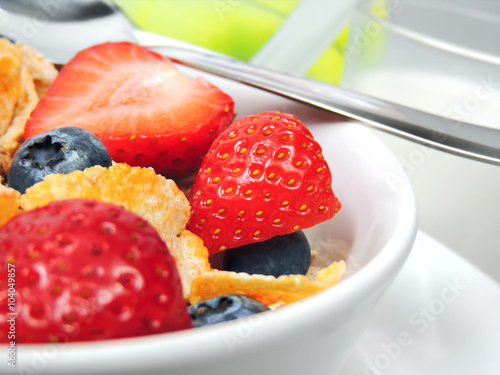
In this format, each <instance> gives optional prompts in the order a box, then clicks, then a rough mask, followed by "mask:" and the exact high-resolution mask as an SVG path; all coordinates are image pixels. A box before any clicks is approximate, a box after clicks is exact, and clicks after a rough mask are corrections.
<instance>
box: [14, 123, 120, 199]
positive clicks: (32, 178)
mask: <svg viewBox="0 0 500 375" xmlns="http://www.w3.org/2000/svg"><path fill="white" fill-rule="evenodd" d="M111 164H112V161H111V156H110V155H109V152H108V150H107V149H106V147H104V145H103V144H102V142H101V141H100V140H99V139H98V138H97V137H96V136H95V135H93V134H92V133H90V132H89V131H87V130H84V129H81V128H76V127H64V128H58V129H53V130H49V131H47V132H45V133H42V134H38V135H36V136H34V137H31V138H30V139H28V140H27V141H25V142H24V143H23V144H22V145H21V147H19V149H18V150H17V151H16V153H15V154H14V157H13V159H12V165H11V167H10V172H9V178H8V183H9V186H10V187H11V188H13V189H16V190H18V191H20V192H21V193H24V192H25V190H26V189H27V188H29V187H30V186H32V185H34V184H36V183H37V182H40V181H42V180H43V179H44V178H45V176H47V175H49V174H54V173H69V172H73V171H76V170H79V171H83V170H84V169H86V168H89V167H93V166H95V165H101V166H103V167H109V166H111Z"/></svg>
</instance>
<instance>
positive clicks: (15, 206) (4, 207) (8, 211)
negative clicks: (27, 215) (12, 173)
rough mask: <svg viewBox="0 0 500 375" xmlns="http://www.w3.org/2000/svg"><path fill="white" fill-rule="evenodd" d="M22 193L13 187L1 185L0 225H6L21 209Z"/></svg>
mask: <svg viewBox="0 0 500 375" xmlns="http://www.w3.org/2000/svg"><path fill="white" fill-rule="evenodd" d="M20 195H21V193H19V192H18V191H17V190H14V189H12V188H9V187H6V186H3V185H0V226H2V225H4V224H5V223H6V222H7V221H8V220H9V219H10V218H12V217H14V216H15V215H16V214H17V212H18V211H19V197H20Z"/></svg>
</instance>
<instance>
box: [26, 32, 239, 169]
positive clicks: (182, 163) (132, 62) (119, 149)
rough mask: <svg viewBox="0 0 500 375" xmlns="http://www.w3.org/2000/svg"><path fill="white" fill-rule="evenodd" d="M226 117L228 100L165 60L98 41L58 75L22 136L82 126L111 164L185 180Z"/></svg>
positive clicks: (229, 110)
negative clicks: (104, 149) (150, 169)
mask: <svg viewBox="0 0 500 375" xmlns="http://www.w3.org/2000/svg"><path fill="white" fill-rule="evenodd" d="M233 117H234V102H233V100H232V99H231V97H230V96H228V95H227V94H225V93H224V92H222V91H221V90H220V89H218V88H217V87H215V86H213V85H212V84H210V83H208V82H207V81H205V80H203V79H201V78H193V77H191V76H188V75H186V74H183V73H181V72H180V71H179V70H177V69H176V68H175V66H174V65H173V63H172V62H171V61H170V60H169V59H167V58H166V57H164V56H161V55H159V54H157V53H154V52H151V51H148V50H146V49H144V48H142V47H140V46H138V45H135V44H132V43H127V42H123V43H105V44H101V45H97V46H93V47H90V48H88V49H85V50H83V51H81V52H80V53H78V54H77V55H76V56H75V57H74V58H73V59H72V60H71V61H70V62H69V63H68V64H67V65H66V66H65V67H64V68H63V69H62V71H61V73H60V74H59V76H58V77H57V78H56V80H55V81H54V83H53V84H52V86H51V87H50V89H49V91H48V92H47V94H46V96H45V97H44V98H43V99H42V100H41V101H40V103H39V104H38V106H37V108H36V109H35V110H34V111H33V113H32V114H31V118H30V120H29V121H28V123H27V124H26V129H25V136H26V138H29V137H32V136H34V135H36V134H39V133H42V132H45V131H47V130H49V129H54V128H58V127H62V126H77V127H81V128H84V129H87V130H89V131H91V132H92V133H94V134H95V135H96V136H97V137H98V138H99V139H101V141H102V142H103V143H104V145H105V146H106V147H107V149H108V150H109V152H110V154H111V157H112V158H113V160H114V161H116V162H124V163H127V164H130V165H134V166H141V167H153V168H154V169H155V170H156V172H157V173H161V174H164V175H166V176H169V177H172V176H184V175H188V174H191V173H192V172H195V171H196V170H197V169H198V166H199V165H200V162H201V159H202V158H203V156H204V155H205V153H206V152H207V150H208V148H209V147H210V144H211V143H212V141H213V140H214V139H215V138H216V137H217V135H218V134H219V133H220V132H221V131H222V130H223V129H225V128H226V127H227V126H228V124H229V123H230V122H231V121H232V119H233Z"/></svg>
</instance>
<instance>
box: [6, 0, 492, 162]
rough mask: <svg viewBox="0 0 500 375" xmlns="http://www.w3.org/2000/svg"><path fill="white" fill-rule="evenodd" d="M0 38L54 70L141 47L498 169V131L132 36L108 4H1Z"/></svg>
mask: <svg viewBox="0 0 500 375" xmlns="http://www.w3.org/2000/svg"><path fill="white" fill-rule="evenodd" d="M0 35H3V36H6V37H8V38H10V39H12V40H16V41H19V42H22V43H26V44H29V45H31V46H33V47H34V48H36V49H37V50H38V51H39V52H40V53H42V54H43V55H44V56H45V57H46V58H47V59H49V60H50V61H52V62H54V63H56V64H65V63H66V62H67V61H69V60H70V59H71V58H72V57H73V56H74V55H75V53H76V52H78V51H79V50H81V49H83V48H86V47H88V46H90V45H93V44H98V43H103V42H106V41H123V40H128V41H132V42H136V43H138V42H139V41H140V40H141V39H145V38H144V36H149V37H150V38H149V39H150V40H158V41H159V42H158V43H154V45H153V44H151V45H145V44H144V43H142V45H143V46H144V47H147V48H150V49H151V50H155V51H156V52H159V53H162V54H164V55H166V56H168V57H169V58H171V59H173V60H175V61H176V62H178V63H180V64H183V65H186V66H189V67H192V68H196V69H199V70H201V71H205V72H208V73H212V74H215V75H218V76H221V77H224V78H227V79H231V80H234V81H238V82H241V83H244V84H247V85H250V86H253V87H257V88H260V89H263V90H266V91H269V92H272V93H275V94H278V95H281V96H283V97H286V98H290V99H293V100H296V101H299V102H302V103H305V104H308V105H311V106H314V107H317V108H322V109H324V110H327V111H330V112H333V113H336V114H340V115H343V116H345V117H347V118H350V119H354V120H358V121H361V122H362V123H364V124H366V125H369V126H371V127H372V128H375V129H378V130H382V131H385V132H387V133H390V134H393V135H396V136H399V137H402V138H405V139H408V140H411V141H414V142H417V143H420V144H423V145H426V146H429V147H432V148H435V149H438V150H441V151H445V152H448V153H451V154H455V155H459V156H462V157H466V158H469V159H473V160H477V161H481V162H485V163H489V164H494V165H500V130H496V129H491V128H487V127H483V126H478V125H474V124H470V123H466V122H462V121H458V120H455V119H448V118H445V117H441V116H436V115H433V114H430V113H427V112H423V111H420V110H417V109H414V108H410V107H406V106H403V105H399V104H395V103H392V102H388V101H385V100H380V99H377V98H374V97H370V96H367V95H363V94H359V93H356V92H353V91H349V90H346V89H344V88H341V87H338V86H334V85H329V84H325V83H321V82H318V81H315V80H310V79H307V78H300V77H295V76H291V75H286V74H282V73H279V72H275V71H270V70H267V69H263V68H259V67H257V66H255V65H251V64H248V63H245V62H243V61H239V60H236V59H233V58H231V57H228V56H226V55H222V54H219V53H216V52H213V51H210V50H207V49H203V48H200V47H197V46H194V45H191V44H189V43H185V42H181V41H178V40H174V39H170V38H166V37H160V36H157V35H154V34H151V33H147V32H145V31H141V30H139V29H138V28H136V27H135V26H134V25H133V24H132V23H131V22H130V21H129V20H128V18H127V17H126V16H125V15H124V14H123V13H122V12H121V11H120V9H119V8H118V7H117V6H116V5H114V4H113V3H111V2H106V1H98V0H73V1H67V0H64V1H63V0H51V1H35V0H3V1H2V2H0Z"/></svg>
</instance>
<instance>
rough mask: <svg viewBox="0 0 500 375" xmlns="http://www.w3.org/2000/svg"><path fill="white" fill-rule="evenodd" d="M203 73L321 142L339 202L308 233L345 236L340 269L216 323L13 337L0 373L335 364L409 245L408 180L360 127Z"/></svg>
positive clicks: (253, 108) (229, 371)
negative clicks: (153, 331) (27, 339)
mask: <svg viewBox="0 0 500 375" xmlns="http://www.w3.org/2000/svg"><path fill="white" fill-rule="evenodd" d="M190 73H192V71H190ZM196 74H198V73H196ZM207 77H209V79H210V80H211V81H212V82H214V83H215V84H216V85H218V86H219V87H221V88H222V89H224V90H225V91H226V92H228V93H229V94H230V95H232V96H233V98H234V99H235V102H236V108H237V111H238V116H244V115H247V114H252V113H255V112H261V111H265V110H281V111H282V112H288V113H293V114H296V115H298V117H299V118H301V119H302V120H303V122H304V123H305V124H306V125H307V126H309V127H310V129H311V131H312V132H313V134H314V135H315V137H316V139H317V140H318V141H319V142H320V144H322V146H323V151H324V155H325V157H326V159H327V161H328V163H329V165H330V167H331V169H332V173H333V188H334V191H335V193H336V195H337V196H338V197H339V199H340V200H341V202H342V204H343V208H342V210H341V211H340V213H339V214H337V215H336V216H335V217H334V218H333V219H332V220H330V221H327V222H325V223H322V224H320V225H318V226H316V227H314V228H312V229H309V230H307V235H308V237H309V238H310V240H312V241H315V240H318V239H325V240H326V239H331V238H336V239H340V240H343V241H345V242H346V243H347V244H349V246H350V252H349V253H347V254H336V255H335V257H338V258H339V259H346V260H347V267H348V272H347V273H346V275H345V277H344V278H343V279H342V280H341V282H340V283H339V284H337V285H336V286H334V287H332V288H330V289H328V290H326V291H324V292H321V293H318V294H316V295H314V296H311V297H309V298H307V299H305V300H302V301H300V302H298V303H295V304H292V305H288V306H285V307H282V308H280V309H278V310H276V311H269V312H265V313H262V314H259V315H255V316H253V317H249V318H247V319H241V320H237V321H232V322H227V323H222V324H219V325H214V326H208V327H203V328H199V329H193V330H188V331H183V332H176V333H168V334H160V335H155V336H147V337H141V338H133V339H121V340H109V341H102V342H90V343H72V344H60V345H25V346H22V345H18V347H17V366H18V368H17V369H12V368H7V366H6V362H7V360H6V359H4V360H3V361H2V363H0V370H2V371H0V372H1V373H5V372H8V373H10V372H11V373H17V370H20V369H22V370H24V372H25V373H33V374H35V373H36V374H50V375H68V374H72V375H75V374H100V375H104V374H120V375H126V374H131V375H132V374H133V375H137V374H143V375H146V374H147V375H152V374H168V375H179V374H186V375H194V374H204V375H212V374H213V375H215V374H217V375H234V374H239V375H245V374H273V375H278V374H287V375H293V374H300V375H303V374H314V375H316V374H330V375H331V374H334V373H335V371H336V370H337V369H338V368H339V366H340V365H341V363H342V360H343V358H344V357H345V355H346V354H347V352H348V350H349V349H350V348H351V347H352V345H353V344H354V342H355V341H356V339H357V338H358V337H359V336H360V334H361V332H362V331H363V329H364V328H365V326H366V324H367V321H368V318H369V316H370V314H371V311H372V309H373V307H374V305H375V304H376V302H377V300H378V299H379V298H380V296H381V295H382V293H383V292H384V291H385V289H386V288H387V287H388V285H389V284H390V282H391V281H392V280H393V278H394V276H395V275H396V274H397V272H398V271H399V270H400V268H401V266H402V265H403V263H404V261H405V259H406V258H407V255H408V253H409V251H410V249H411V247H412V244H413V241H414V237H415V234H416V230H417V212H416V205H415V199H414V195H413V190H412V188H411V186H410V183H409V182H408V179H407V178H406V176H405V175H404V174H402V172H401V171H402V169H401V168H400V166H399V164H398V162H397V161H396V159H395V158H394V157H393V155H392V154H391V153H390V152H389V151H388V149H387V148H386V147H385V146H384V145H383V144H382V143H381V142H380V141H379V140H378V139H377V138H376V137H375V136H374V135H372V133H371V131H369V130H367V129H366V128H364V127H362V126H360V125H358V124H355V123H346V122H339V121H338V120H336V119H335V118H334V117H333V116H332V115H329V114H326V113H325V112H322V111H317V110H313V109H311V108H309V107H305V106H303V105H299V104H297V103H294V102H291V101H288V100H285V99H282V98H279V97H277V96H274V95H271V94H268V93H265V92H262V91H258V90H256V89H253V88H249V87H246V86H243V85H240V84H237V83H234V82H228V81H225V80H222V79H218V78H215V77H210V76H207ZM332 260H333V259H332ZM3 366H5V371H4V370H3V368H4V367H3ZM9 371H10V372H9Z"/></svg>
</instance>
